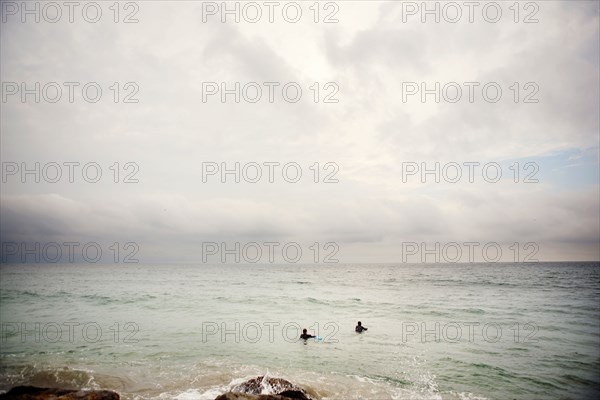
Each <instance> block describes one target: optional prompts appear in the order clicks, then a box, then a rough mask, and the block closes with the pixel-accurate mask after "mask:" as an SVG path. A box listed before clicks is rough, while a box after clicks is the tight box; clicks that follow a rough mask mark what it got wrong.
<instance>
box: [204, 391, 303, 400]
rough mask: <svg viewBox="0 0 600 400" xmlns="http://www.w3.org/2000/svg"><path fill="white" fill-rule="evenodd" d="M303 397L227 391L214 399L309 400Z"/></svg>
mask: <svg viewBox="0 0 600 400" xmlns="http://www.w3.org/2000/svg"><path fill="white" fill-rule="evenodd" d="M302 396H303V397H288V396H286V395H284V393H282V394H248V393H234V392H227V393H225V394H222V395H220V396H219V397H217V398H216V399H215V400H290V399H302V400H305V399H306V400H310V398H309V397H306V396H305V395H302Z"/></svg>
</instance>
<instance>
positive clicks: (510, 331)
mask: <svg viewBox="0 0 600 400" xmlns="http://www.w3.org/2000/svg"><path fill="white" fill-rule="evenodd" d="M0 282H1V283H0V289H1V291H0V322H1V325H0V326H1V332H0V334H1V336H0V363H1V367H0V391H7V390H8V389H10V388H11V387H13V386H16V385H25V384H27V385H36V386H60V387H67V388H68V387H73V388H93V389H99V388H103V389H110V390H116V391H118V392H119V393H120V394H121V396H122V398H123V399H182V400H183V399H214V398H215V397H216V396H217V395H219V394H220V393H224V392H226V391H227V390H228V389H230V388H231V387H232V386H233V385H235V384H236V383H239V382H241V381H243V380H244V379H247V378H250V377H254V376H258V375H264V374H267V375H269V376H274V377H282V378H285V379H288V380H289V381H291V382H293V383H295V384H297V385H300V386H302V387H303V388H305V389H306V390H307V392H308V393H309V395H311V396H312V397H314V398H318V399H534V398H535V399H538V398H560V399H593V398H598V396H599V395H600V376H599V375H600V265H599V263H597V262H595V263H579V262H570V263H547V262H539V263H520V264H519V263H509V264H505V263H489V264H476V263H470V264H455V265H451V264H397V265H392V264H389V265H388V264H386V265H384V264H376V265H367V264H363V265H359V264H352V265H342V264H339V265H303V266H302V265H164V264H163V265H143V264H130V265H94V264H68V265H64V264H61V265H15V264H12V265H11V264H5V265H2V266H1V267H0ZM357 321H361V322H362V324H363V325H364V326H365V327H367V328H368V330H367V331H366V332H364V333H362V334H357V333H355V332H354V327H355V325H356V323H357ZM303 328H306V329H307V330H308V332H309V333H311V334H313V335H316V336H319V337H320V339H318V340H316V339H309V340H307V341H303V340H298V336H299V335H300V333H301V332H300V330H301V329H303Z"/></svg>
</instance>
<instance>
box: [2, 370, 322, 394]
mask: <svg viewBox="0 0 600 400" xmlns="http://www.w3.org/2000/svg"><path fill="white" fill-rule="evenodd" d="M120 398H121V396H120V395H119V394H118V393H116V392H113V391H111V390H72V389H56V388H39V387H35V386H17V387H14V388H12V389H11V390H10V391H8V392H7V393H4V394H0V400H120ZM215 400H313V399H312V398H311V397H309V396H308V394H307V393H306V391H305V390H304V389H302V388H301V387H299V386H296V385H294V384H293V383H291V382H290V381H287V380H285V379H282V378H272V377H268V376H257V377H256V378H252V379H248V380H247V381H245V382H242V383H240V384H238V385H235V386H234V387H233V388H232V389H231V390H230V391H229V392H227V393H224V394H221V395H219V396H217V398H216V399H215Z"/></svg>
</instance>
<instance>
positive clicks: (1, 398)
mask: <svg viewBox="0 0 600 400" xmlns="http://www.w3.org/2000/svg"><path fill="white" fill-rule="evenodd" d="M120 398H121V397H120V396H119V395H118V394H117V393H115V392H111V391H110V390H72V389H49V388H39V387H35V386H17V387H14V388H12V389H11V390H9V391H8V392H7V393H4V394H1V395H0V400H119V399H120Z"/></svg>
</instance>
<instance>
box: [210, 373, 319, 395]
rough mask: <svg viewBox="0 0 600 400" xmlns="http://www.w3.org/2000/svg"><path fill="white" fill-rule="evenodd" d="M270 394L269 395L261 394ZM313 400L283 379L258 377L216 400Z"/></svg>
mask: <svg viewBox="0 0 600 400" xmlns="http://www.w3.org/2000/svg"><path fill="white" fill-rule="evenodd" d="M261 393H268V394H261ZM290 399H295V400H311V398H310V397H308V395H307V394H306V391H305V390H304V389H302V388H301V387H299V386H296V385H294V384H293V383H291V382H290V381H287V380H285V379H282V378H271V377H265V376H258V377H256V378H252V379H249V380H247V381H246V382H242V383H240V384H239V385H236V386H234V387H233V388H232V389H231V391H230V392H227V393H225V394H222V395H220V396H219V397H217V398H216V399H215V400H290Z"/></svg>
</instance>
